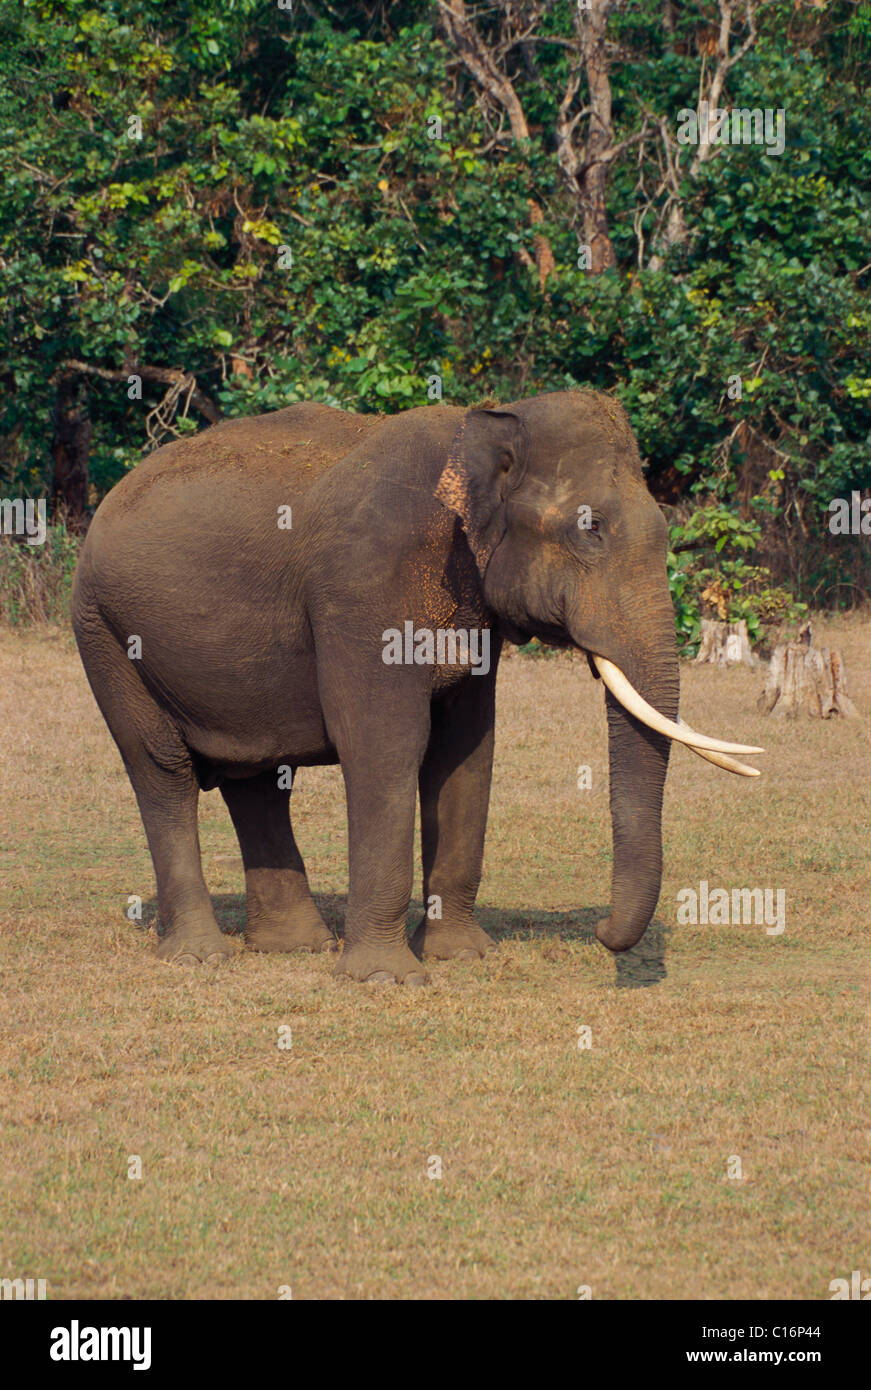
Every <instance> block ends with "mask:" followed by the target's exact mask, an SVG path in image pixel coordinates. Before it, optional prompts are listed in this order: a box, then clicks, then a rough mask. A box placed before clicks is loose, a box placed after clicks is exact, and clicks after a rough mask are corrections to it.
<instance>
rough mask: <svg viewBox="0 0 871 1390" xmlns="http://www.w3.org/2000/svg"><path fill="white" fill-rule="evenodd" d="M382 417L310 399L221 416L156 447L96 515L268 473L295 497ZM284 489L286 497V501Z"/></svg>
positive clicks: (104, 517)
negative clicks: (231, 416)
mask: <svg viewBox="0 0 871 1390" xmlns="http://www.w3.org/2000/svg"><path fill="white" fill-rule="evenodd" d="M383 418H384V417H382V416H379V415H355V414H352V413H351V412H349V411H345V410H337V409H335V408H334V407H332V406H328V405H319V404H315V403H311V402H305V403H301V404H299V405H291V406H287V407H286V408H285V409H284V410H276V411H272V412H270V413H269V414H268V415H255V416H242V417H240V418H238V419H234V420H223V421H221V423H220V424H218V425H212V426H211V428H209V429H206V430H202V431H201V432H200V433H199V434H196V435H194V436H193V437H191V438H188V439H177V440H173V441H172V443H170V444H165V445H163V447H162V448H160V449H157V450H156V451H155V452H154V453H153V454H151V455H150V456H149V457H148V458H147V459H145V460H144V461H143V462H142V463H140V464H138V465H137V467H136V468H135V469H133V471H132V472H131V473H128V475H127V476H126V477H125V478H123V479H122V480H121V482H119V483H118V484H117V485H116V486H115V487H114V488H113V489H112V491H111V492H110V493H109V494H108V496H107V497H106V498H105V499H104V501H103V503H102V505H101V506H100V508H99V509H98V511H97V515H96V517H95V518H94V520H95V523H96V522H97V520H98V519H99V520H101V521H103V522H106V521H108V520H109V519H110V518H113V517H119V518H120V517H121V516H122V515H123V514H125V513H127V512H130V511H132V510H140V509H145V510H150V509H152V508H154V509H155V510H156V511H158V512H160V511H161V510H162V504H161V498H162V496H165V497H166V498H167V501H168V500H169V496H170V495H171V496H172V498H173V503H174V504H176V503H177V501H178V498H179V495H180V494H181V495H182V496H183V495H184V493H185V492H189V493H190V494H191V496H193V494H195V493H200V492H201V491H202V490H203V489H207V490H208V491H209V492H210V493H212V494H213V495H215V494H217V495H220V493H221V491H222V490H223V489H224V487H225V486H226V487H227V489H228V490H232V491H235V490H236V487H237V486H238V484H239V482H240V481H241V482H243V483H244V482H246V481H247V482H249V483H250V484H251V486H252V487H254V486H256V485H257V484H258V483H263V482H264V481H265V480H266V479H271V480H272V481H273V482H278V483H279V484H280V485H281V486H283V487H284V488H286V490H287V492H288V494H291V493H292V494H294V496H295V497H297V498H298V497H299V496H300V495H301V494H302V493H304V492H306V491H307V490H308V488H309V487H310V486H311V484H312V483H313V482H315V481H316V480H317V479H318V478H319V477H321V476H322V475H323V474H324V473H325V472H327V471H328V470H329V469H330V468H331V467H332V466H333V464H335V463H336V462H337V461H338V460H339V459H341V458H343V457H344V456H345V454H347V453H349V452H350V451H351V450H352V449H353V448H355V447H356V445H357V444H359V443H360V442H362V440H363V439H364V438H365V437H366V436H367V435H368V434H370V433H371V432H372V431H373V430H377V428H378V426H379V425H380V424H381V423H382V420H383ZM291 500H292V499H291V497H290V495H288V501H291Z"/></svg>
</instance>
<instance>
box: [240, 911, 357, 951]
mask: <svg viewBox="0 0 871 1390" xmlns="http://www.w3.org/2000/svg"><path fill="white" fill-rule="evenodd" d="M245 945H246V946H247V947H248V949H249V950H251V951H313V952H315V953H316V954H319V953H320V952H321V951H336V950H338V942H337V941H336V938H335V937H334V936H333V933H332V932H331V931H330V929H329V927H328V926H327V924H326V922H325V921H324V919H323V917H322V916H321V914H320V913H319V912H318V910H317V908H316V907H315V905H314V903H313V902H307V903H303V904H301V905H300V906H299V907H295V908H289V909H286V910H285V911H283V912H260V913H256V914H254V915H252V914H251V913H250V912H249V914H248V920H247V922H246V924H245Z"/></svg>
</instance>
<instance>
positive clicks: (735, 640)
mask: <svg viewBox="0 0 871 1390" xmlns="http://www.w3.org/2000/svg"><path fill="white" fill-rule="evenodd" d="M732 662H737V663H740V664H741V665H742V666H758V665H759V658H758V657H757V656H754V655H753V652H752V651H751V650H750V638H749V636H748V634H747V624H746V622H745V621H744V619H743V618H742V619H741V621H740V622H737V623H721V622H718V621H717V620H716V619H714V618H702V640H701V644H700V646H699V654H698V656H697V657H696V660H695V665H697V666H701V665H703V664H705V663H708V664H710V665H711V666H726V665H728V664H730V663H732Z"/></svg>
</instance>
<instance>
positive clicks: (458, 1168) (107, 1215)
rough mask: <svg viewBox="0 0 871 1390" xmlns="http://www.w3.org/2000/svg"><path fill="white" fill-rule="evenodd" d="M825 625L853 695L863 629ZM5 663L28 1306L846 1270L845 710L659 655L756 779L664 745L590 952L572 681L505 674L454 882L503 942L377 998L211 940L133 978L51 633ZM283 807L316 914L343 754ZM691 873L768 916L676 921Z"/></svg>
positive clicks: (230, 898)
mask: <svg viewBox="0 0 871 1390" xmlns="http://www.w3.org/2000/svg"><path fill="white" fill-rule="evenodd" d="M824 627H825V625H823V627H822V628H821V629H820V635H819V640H823V629H824ZM827 636H828V640H829V641H835V640H837V644H838V645H840V646H841V647H842V649H843V650H844V653H845V657H846V661H847V670H848V676H849V678H850V693H851V695H852V697H853V699H854V700H855V701H856V703H857V705H858V706H859V708H860V710H862V711H865V712H866V713H867V712H871V624H869V623H868V622H861V621H851V622H849V623H847V622H841V623H839V624H837V625H835V626H834V628H832V629H831V630H830V632H829V633H828V635H827ZM0 670H2V672H3V680H2V696H0V720H2V727H3V730H4V738H3V743H2V753H0V776H2V793H0V795H2V799H0V808H2V809H0V826H2V832H0V878H2V880H3V884H4V891H3V899H2V906H0V933H2V935H0V942H2V957H0V960H2V977H0V978H2V985H3V989H2V997H0V1016H2V1043H0V1046H2V1075H3V1078H4V1079H3V1081H2V1090H0V1101H2V1124H3V1140H2V1154H0V1179H2V1180H0V1275H3V1276H10V1277H11V1276H12V1275H15V1274H18V1275H31V1276H33V1277H42V1278H46V1279H47V1280H48V1283H49V1295H50V1296H54V1297H119V1296H131V1297H134V1298H144V1297H161V1296H169V1297H176V1298H204V1297H217V1298H221V1297H248V1298H274V1297H276V1296H277V1291H278V1288H279V1286H280V1285H284V1284H290V1285H292V1287H293V1291H294V1296H295V1297H352V1298H353V1297H391V1296H392V1297H410V1296H423V1297H433V1298H439V1297H445V1298H450V1297H473V1298H483V1297H547V1298H552V1297H557V1298H558V1297H567V1298H572V1297H575V1296H576V1290H577V1288H578V1285H581V1284H588V1285H590V1286H591V1287H592V1291H593V1296H594V1297H600V1298H607V1297H621V1298H692V1297H704V1298H713V1299H716V1298H730V1297H750V1298H773V1297H788V1298H789V1297H792V1298H798V1297H810V1298H827V1297H828V1296H829V1289H828V1286H829V1282H830V1280H832V1279H833V1278H835V1277H838V1276H841V1275H849V1272H850V1270H852V1269H854V1268H862V1269H864V1270H865V1272H866V1273H868V1272H869V1263H871V1261H869V1252H868V1245H867V1230H868V1204H867V1196H866V1183H865V1181H864V1178H863V1176H862V1173H861V1162H862V1157H863V1142H864V1141H865V1140H866V1139H867V1132H864V1133H863V1127H864V1125H865V1124H866V1123H867V1113H868V1111H867V1093H866V1092H865V1076H866V1074H867V1062H866V1061H865V1060H864V1058H865V1056H866V1055H867V1052H866V1050H867V1041H868V1039H867V1031H866V985H867V962H868V951H867V946H866V939H867V932H868V925H867V908H868V903H869V900H871V892H869V888H871V880H869V874H871V871H869V859H868V849H869V845H868V825H869V822H871V814H869V812H871V805H869V802H871V756H869V733H868V724H867V719H866V720H863V721H861V722H857V723H856V724H850V725H834V724H813V723H810V722H809V721H808V722H802V723H799V724H786V723H784V722H782V721H779V720H774V719H767V720H766V719H762V718H761V717H760V716H757V714H756V712H755V708H754V699H755V695H756V693H757V691H758V689H759V688H760V684H761V682H760V678H759V676H758V675H755V674H753V673H750V672H747V671H743V670H741V671H730V672H717V671H714V670H712V669H710V668H699V669H693V668H691V667H688V668H685V670H684V672H683V692H684V693H683V704H682V709H683V713H684V715H685V717H686V718H687V719H688V720H689V721H690V722H691V723H692V724H694V725H696V727H699V728H703V729H705V730H706V731H707V732H712V733H718V734H720V735H722V736H723V737H732V738H736V739H739V740H740V741H747V742H751V743H761V744H764V745H765V747H766V748H767V749H768V750H769V752H768V754H767V756H766V758H765V760H764V763H763V764H762V765H763V766H764V767H765V769H766V775H765V777H764V778H763V779H760V780H759V781H757V782H753V783H751V782H749V781H744V780H742V779H738V778H732V777H728V776H727V775H726V774H724V773H720V772H718V771H717V770H715V769H714V768H712V767H710V766H709V765H708V764H706V763H704V762H702V761H701V760H700V759H697V758H695V757H694V756H693V755H692V754H691V753H689V752H687V751H685V750H677V751H676V753H675V755H674V759H673V764H672V771H671V773H670V775H669V783H668V792H667V806H666V815H665V827H666V829H665V836H666V875H665V881H664V885H663V894H662V898H661V901H660V908H659V915H658V918H657V921H656V923H655V924H654V926H653V927H652V928H651V930H650V932H649V933H648V935H647V937H646V938H645V939H644V941H643V942H642V943H641V945H640V946H639V947H638V948H636V950H635V951H633V952H631V953H629V955H628V956H626V957H621V958H619V959H617V960H616V961H615V960H614V959H612V958H611V957H609V956H608V955H607V954H606V953H605V951H604V950H603V949H602V948H601V947H600V946H598V945H597V944H596V943H595V940H594V937H593V929H594V926H595V922H596V920H597V919H598V917H599V916H600V915H602V912H603V911H604V909H605V906H606V904H607V901H608V896H609V880H610V830H609V823H608V814H607V761H606V756H607V748H606V738H605V721H604V713H603V709H602V697H601V690H600V688H598V687H596V686H595V685H594V683H593V681H592V679H591V678H590V676H589V673H588V670H587V667H586V664H585V663H580V662H576V663H570V662H568V661H567V660H564V659H557V660H552V661H535V662H531V661H524V660H522V659H517V658H514V659H512V660H510V661H508V662H506V663H505V666H504V668H503V671H502V673H501V676H500V692H499V742H498V749H497V767H496V778H495V785H494V795H493V805H492V811H491V821H490V832H489V837H488V847H487V858H486V867H485V877H484V882H483V885H482V890H481V895H480V904H481V918H482V921H483V923H484V925H485V926H487V927H488V929H489V930H491V931H493V932H495V934H496V935H498V936H499V937H500V938H501V942H502V945H501V950H500V952H499V953H498V956H497V958H495V959H493V960H491V961H488V962H486V963H482V964H480V965H477V966H476V965H466V964H442V965H439V964H435V965H434V966H433V967H432V977H433V983H432V986H431V987H430V988H429V989H427V990H420V991H409V992H403V991H401V990H397V989H393V990H384V989H383V988H379V987H376V986H356V985H353V984H351V983H350V982H349V981H347V980H336V979H334V978H333V977H332V975H331V973H330V969H331V967H330V963H329V962H328V961H327V960H324V959H313V958H306V957H286V958H280V957H260V956H255V955H250V954H247V953H245V952H243V951H242V950H241V949H240V951H239V953H238V955H237V956H235V957H234V958H233V959H232V961H231V962H230V963H229V964H228V965H227V966H226V967H225V968H223V969H221V970H219V971H216V972H213V971H202V972H199V973H189V972H185V971H180V970H178V969H174V968H172V967H167V966H164V965H162V964H160V963H159V962H158V961H157V959H156V957H155V956H154V953H153V952H154V945H155V937H154V932H153V930H148V928H147V924H146V925H140V924H137V923H135V922H130V921H128V920H127V919H126V917H125V912H126V909H127V899H128V897H129V896H130V895H132V894H138V895H140V896H141V897H142V898H143V900H144V902H145V904H146V919H147V920H151V919H153V912H154V908H153V877H152V871H151V865H150V860H149V858H148V854H147V850H146V846H145V838H144V833H143V831H142V828H141V824H140V821H139V816H138V812H137V809H136V804H135V801H134V798H133V794H132V791H131V789H130V787H129V784H128V783H127V780H126V777H125V775H124V773H123V769H122V767H121V763H120V760H119V758H118V756H117V753H116V752H115V749H114V746H113V744H112V743H111V740H110V738H109V735H108V732H107V730H106V729H105V726H104V725H103V723H102V720H101V718H100V716H99V713H98V711H97V709H96V707H95V705H94V703H93V700H92V698H91V695H90V692H89V691H88V688H87V685H86V682H85V679H84V675H83V673H82V670H81V667H80V665H79V663H78V658H77V656H76V654H75V650H74V648H73V647H72V644H71V641H70V639H69V637H68V635H67V634H66V633H64V632H60V631H52V630H50V629H49V630H46V631H42V632H39V633H28V634H24V635H18V634H10V633H8V632H0ZM581 764H589V765H590V766H591V768H592V770H593V788H592V790H590V791H579V790H578V789H577V785H576V781H577V770H578V767H579V765H581ZM294 801H295V827H296V830H297V834H298V838H299V841H300V845H301V848H302V849H303V853H304V855H305V857H306V860H307V863H308V867H309V872H310V877H311V879H312V883H313V887H314V890H315V893H316V895H317V896H318V897H319V899H320V900H321V901H322V903H323V905H324V907H325V910H326V912H327V914H328V915H329V916H330V917H331V919H332V920H333V921H334V922H336V921H338V920H339V919H340V914H341V904H342V895H343V893H344V891H345V886H346V868H345V835H346V832H345V818H344V801H343V794H342V784H341V777H340V774H339V772H338V770H337V769H312V770H304V771H303V772H302V773H301V774H300V777H299V782H298V789H297V791H296V792H295V795H294ZM201 805H202V810H201V836H202V843H203V851H204V860H205V865H206V873H207V878H208V880H209V883H210V887H211V888H212V890H213V892H214V894H215V901H216V907H217V911H218V914H219V917H220V919H221V921H222V923H223V924H224V926H225V929H226V930H231V931H236V932H238V930H239V928H240V925H241V920H242V914H243V905H242V897H241V893H242V875H241V871H240V869H239V868H238V867H237V862H238V848H237V846H236V843H235V840H234V838H233V834H232V829H231V826H230V822H229V818H228V816H227V815H226V812H225V810H224V806H223V802H222V801H221V799H220V796H219V794H218V793H216V792H214V793H211V794H209V795H208V796H205V797H203V799H202V803H201ZM703 878H704V879H707V880H708V881H709V883H710V884H711V886H712V887H714V886H724V887H729V888H732V887H744V886H747V887H774V888H784V889H785V890H786V895H787V925H786V931H785V933H784V934H783V936H780V937H768V936H766V934H765V932H764V930H763V929H762V928H761V927H756V926H730V927H714V926H703V925H698V926H677V925H676V894H677V892H678V890H679V889H680V888H682V887H687V886H693V887H697V886H698V883H699V881H700V879H703ZM863 972H864V974H863ZM283 1024H289V1025H290V1027H291V1029H292V1036H293V1046H292V1048H291V1049H290V1050H280V1049H279V1047H278V1036H279V1028H280V1027H281V1025H283ZM580 1025H589V1026H590V1027H591V1028H592V1041H593V1046H592V1049H590V1050H579V1048H578V1028H579V1026H580ZM131 1155H139V1156H140V1157H141V1159H142V1165H143V1176H142V1178H141V1180H130V1179H129V1178H128V1176H127V1173H128V1159H129V1157H130V1156H131ZM731 1155H738V1156H740V1159H741V1163H742V1168H743V1178H742V1179H740V1180H736V1179H729V1178H727V1176H726V1173H727V1164H728V1162H729V1159H730V1156H731ZM433 1156H438V1157H439V1158H440V1159H441V1162H442V1170H443V1176H442V1178H441V1179H440V1180H438V1179H435V1180H434V1179H430V1178H429V1177H428V1176H427V1166H428V1161H429V1160H430V1159H431V1158H432V1157H433Z"/></svg>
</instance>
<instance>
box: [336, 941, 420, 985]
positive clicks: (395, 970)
mask: <svg viewBox="0 0 871 1390" xmlns="http://www.w3.org/2000/svg"><path fill="white" fill-rule="evenodd" d="M334 974H336V975H350V976H351V979H352V980H360V981H363V980H365V981H367V982H368V983H369V984H398V985H425V984H426V983H427V980H428V979H429V976H428V975H427V973H426V971H425V970H424V969H423V967H422V966H421V963H420V961H419V960H418V959H417V957H416V956H413V955H412V954H411V951H410V950H409V949H408V947H407V946H406V945H405V944H404V943H399V944H398V945H392V944H388V945H385V946H378V945H370V944H368V943H364V942H358V943H356V944H354V945H351V946H349V945H348V943H347V941H346V942H345V949H344V950H343V951H342V954H341V956H340V957H339V961H338V964H337V965H336V969H335V971H334Z"/></svg>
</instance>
